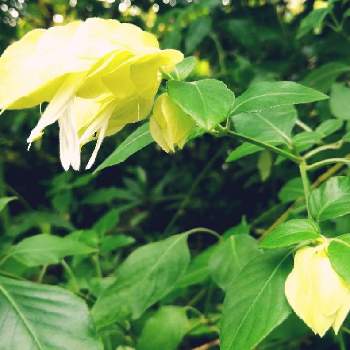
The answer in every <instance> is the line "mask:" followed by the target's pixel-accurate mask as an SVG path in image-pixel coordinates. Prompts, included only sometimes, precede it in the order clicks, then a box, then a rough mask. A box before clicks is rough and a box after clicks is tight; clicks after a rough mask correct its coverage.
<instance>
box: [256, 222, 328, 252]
mask: <svg viewBox="0 0 350 350" xmlns="http://www.w3.org/2000/svg"><path fill="white" fill-rule="evenodd" d="M320 237H321V235H320V233H319V230H318V228H317V225H316V224H315V223H314V222H313V221H312V220H305V219H293V220H289V221H287V222H285V223H283V224H281V225H279V226H277V227H276V228H275V229H274V230H272V231H271V232H270V233H269V234H267V235H266V236H265V237H264V238H263V240H262V241H261V242H260V247H262V248H269V249H274V248H283V247H288V246H291V245H293V244H298V243H300V242H303V241H309V240H315V239H317V238H320Z"/></svg>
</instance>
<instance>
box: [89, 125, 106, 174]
mask: <svg viewBox="0 0 350 350" xmlns="http://www.w3.org/2000/svg"><path fill="white" fill-rule="evenodd" d="M108 122H109V120H108V119H106V120H105V121H104V122H103V124H102V126H101V129H100V131H99V132H98V137H97V141H96V145H95V148H94V151H93V152H92V154H91V157H90V159H89V161H88V163H87V165H86V168H85V169H86V170H89V169H91V167H92V166H93V164H94V163H95V160H96V157H97V153H98V151H99V150H100V148H101V145H102V141H103V139H104V137H105V135H106V130H107V127H108Z"/></svg>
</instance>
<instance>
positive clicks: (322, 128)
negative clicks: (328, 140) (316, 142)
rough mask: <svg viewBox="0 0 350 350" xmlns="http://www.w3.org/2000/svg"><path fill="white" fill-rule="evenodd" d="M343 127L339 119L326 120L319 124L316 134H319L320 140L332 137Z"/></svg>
mask: <svg viewBox="0 0 350 350" xmlns="http://www.w3.org/2000/svg"><path fill="white" fill-rule="evenodd" d="M342 126H343V121H342V120H339V119H328V120H326V121H324V122H323V123H321V124H320V125H319V126H318V127H317V128H316V132H317V133H318V134H320V136H321V138H324V137H327V136H329V135H332V134H333V133H335V132H336V131H338V130H339V129H341V128H342Z"/></svg>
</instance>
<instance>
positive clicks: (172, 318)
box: [136, 305, 190, 350]
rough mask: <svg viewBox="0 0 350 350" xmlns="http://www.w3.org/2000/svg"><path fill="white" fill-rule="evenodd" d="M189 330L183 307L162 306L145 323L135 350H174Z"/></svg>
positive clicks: (185, 311) (185, 310)
mask: <svg viewBox="0 0 350 350" xmlns="http://www.w3.org/2000/svg"><path fill="white" fill-rule="evenodd" d="M189 329H190V323H189V320H188V317H187V309H186V308H185V307H180V306H170V305H169V306H163V307H161V308H160V309H159V310H158V311H157V312H156V313H154V314H153V315H152V316H151V317H150V318H149V319H148V320H147V321H146V323H145V326H144V327H143V329H142V332H141V336H140V338H139V341H138V343H137V346H136V350H156V349H159V350H160V349H161V350H176V349H177V348H178V346H179V345H180V343H181V341H182V338H183V337H184V336H185V335H186V333H187V332H188V331H189Z"/></svg>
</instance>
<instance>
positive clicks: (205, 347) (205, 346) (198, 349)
mask: <svg viewBox="0 0 350 350" xmlns="http://www.w3.org/2000/svg"><path fill="white" fill-rule="evenodd" d="M217 345H220V340H219V339H215V340H212V341H210V342H208V343H205V344H203V345H201V346H198V347H196V348H193V349H192V350H208V349H210V348H212V347H214V346H217Z"/></svg>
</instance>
